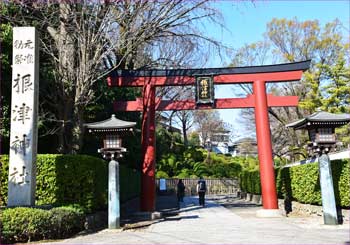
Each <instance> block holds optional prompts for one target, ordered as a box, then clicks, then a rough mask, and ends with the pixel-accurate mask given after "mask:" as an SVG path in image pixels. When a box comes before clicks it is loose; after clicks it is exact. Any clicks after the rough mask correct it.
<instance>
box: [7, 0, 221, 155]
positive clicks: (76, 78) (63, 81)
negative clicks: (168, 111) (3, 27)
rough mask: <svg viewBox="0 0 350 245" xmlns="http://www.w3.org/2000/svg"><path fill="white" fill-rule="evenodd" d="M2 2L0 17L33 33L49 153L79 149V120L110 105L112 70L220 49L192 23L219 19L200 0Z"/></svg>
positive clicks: (188, 61) (189, 60)
mask: <svg viewBox="0 0 350 245" xmlns="http://www.w3.org/2000/svg"><path fill="white" fill-rule="evenodd" d="M0 4H1V11H2V12H1V15H0V19H1V23H5V24H10V25H11V26H35V27H36V29H37V31H38V34H39V38H40V65H41V66H40V77H41V78H44V79H41V78H40V81H42V83H41V84H40V89H41V92H42V93H40V95H39V96H40V101H41V105H40V108H41V111H40V117H41V119H42V121H41V122H42V123H43V124H42V126H43V127H44V128H45V129H46V130H45V131H46V133H47V134H50V136H52V135H55V136H56V137H55V141H54V142H52V143H54V144H52V145H53V146H52V148H54V149H50V150H51V151H54V152H60V153H77V152H81V148H82V145H83V142H84V141H83V137H84V123H85V122H86V121H87V120H88V119H91V118H89V117H90V116H91V115H94V114H95V113H96V114H97V113H99V111H103V108H108V109H110V108H111V107H112V105H111V104H112V101H111V100H107V98H108V97H109V95H110V94H112V93H109V92H108V91H107V90H109V88H106V85H101V84H106V81H105V80H104V79H105V77H106V75H107V74H109V73H110V72H111V71H114V70H116V69H138V68H152V67H157V68H160V67H169V66H172V67H173V66H174V64H177V65H178V66H191V65H192V64H194V63H196V62H197V64H198V63H201V61H199V60H202V61H203V62H204V60H205V58H203V57H205V55H202V54H203V53H204V52H207V51H208V48H209V50H211V47H216V48H218V49H220V47H221V45H220V44H219V43H218V42H217V41H215V40H213V39H211V38H210V37H208V36H205V35H204V32H202V30H201V28H200V26H199V25H197V24H198V23H203V22H204V21H210V22H213V23H214V24H219V25H220V19H218V18H217V17H220V14H219V12H218V11H216V10H215V9H214V8H213V7H211V6H210V3H209V2H208V1H205V0H204V1H199V2H193V3H192V2H190V3H188V2H186V3H184V2H182V1H172V0H167V1H145V2H137V1H136V2H134V1H131V2H128V1H127V2H114V1H106V2H104V4H91V3H89V2H84V1H80V2H64V3H62V4H52V3H50V2H43V3H42V4H35V3H32V2H30V1H25V0H19V1H15V2H11V1H6V2H4V3H0ZM214 19H215V21H214ZM4 51H6V52H10V50H8V49H4ZM6 55H8V53H6ZM102 79H103V80H102ZM8 81H10V79H9V80H8ZM7 84H10V83H7ZM116 90H119V91H121V92H120V93H121V94H123V95H124V92H125V91H127V92H126V93H130V92H129V91H130V90H122V89H120V88H117V89H116ZM138 91H140V90H138ZM116 94H117V92H116ZM8 96H9V94H8V93H7V94H6V101H8V103H7V106H9V103H10V102H9V101H10V100H9V99H8ZM101 97H104V98H102V99H101ZM116 97H118V98H120V97H119V96H114V97H113V99H115V98H116ZM121 97H124V96H121ZM97 100H99V102H97V103H96V101H97ZM99 103H106V104H104V105H103V106H99ZM101 107H102V108H101ZM107 111H108V110H107ZM6 116H9V115H6ZM95 119H96V118H93V120H92V121H96V120H95ZM45 153H46V152H45Z"/></svg>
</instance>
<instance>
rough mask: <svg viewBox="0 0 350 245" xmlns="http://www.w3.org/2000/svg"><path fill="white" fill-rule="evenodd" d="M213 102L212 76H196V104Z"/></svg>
mask: <svg viewBox="0 0 350 245" xmlns="http://www.w3.org/2000/svg"><path fill="white" fill-rule="evenodd" d="M213 103H214V84H213V77H211V76H205V77H204V76H203V77H196V104H213Z"/></svg>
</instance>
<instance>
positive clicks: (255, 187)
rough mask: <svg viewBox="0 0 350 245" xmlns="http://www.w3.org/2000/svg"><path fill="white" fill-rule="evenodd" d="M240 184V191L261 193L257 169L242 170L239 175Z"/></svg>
mask: <svg viewBox="0 0 350 245" xmlns="http://www.w3.org/2000/svg"><path fill="white" fill-rule="evenodd" d="M240 186H241V190H242V191H245V192H248V193H252V194H261V186H260V173H259V171H242V172H241V175H240Z"/></svg>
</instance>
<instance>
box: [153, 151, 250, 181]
mask: <svg viewBox="0 0 350 245" xmlns="http://www.w3.org/2000/svg"><path fill="white" fill-rule="evenodd" d="M237 159H240V158H233V157H231V156H225V155H222V154H215V153H212V152H211V153H210V154H209V155H208V152H207V150H204V149H201V148H195V147H189V148H187V149H186V150H184V151H183V152H182V153H178V154H175V153H167V154H164V155H162V157H161V158H160V160H159V161H158V162H157V165H156V166H157V173H158V172H159V175H164V173H165V174H166V175H168V176H169V177H177V178H198V177H200V176H205V177H213V178H232V177H238V176H239V174H240V172H241V170H242V168H243V165H242V162H244V158H242V159H243V160H241V159H240V160H241V161H238V160H237ZM157 176H158V174H157Z"/></svg>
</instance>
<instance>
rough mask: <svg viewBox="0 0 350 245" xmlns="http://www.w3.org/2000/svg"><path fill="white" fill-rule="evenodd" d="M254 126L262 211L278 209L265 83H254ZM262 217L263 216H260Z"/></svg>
mask: <svg viewBox="0 0 350 245" xmlns="http://www.w3.org/2000/svg"><path fill="white" fill-rule="evenodd" d="M253 92H254V97H255V110H254V111H255V124H256V138H257V143H258V156H259V165H260V166H259V167H260V182H261V194H262V203H263V208H264V209H263V210H271V209H276V210H277V209H278V202H277V193H276V184H275V173H274V167H273V160H272V144H271V133H270V123H269V116H268V105H267V96H266V87H265V81H254V82H253ZM261 215H264V214H261Z"/></svg>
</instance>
